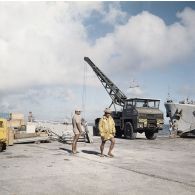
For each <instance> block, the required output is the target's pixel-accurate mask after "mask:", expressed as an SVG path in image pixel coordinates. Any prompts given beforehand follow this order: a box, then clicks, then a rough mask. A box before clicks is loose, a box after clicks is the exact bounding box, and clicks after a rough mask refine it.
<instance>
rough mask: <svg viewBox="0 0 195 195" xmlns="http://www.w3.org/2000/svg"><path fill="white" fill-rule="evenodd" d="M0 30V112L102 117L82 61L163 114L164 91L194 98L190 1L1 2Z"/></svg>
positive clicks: (194, 12) (194, 18) (194, 33)
mask: <svg viewBox="0 0 195 195" xmlns="http://www.w3.org/2000/svg"><path fill="white" fill-rule="evenodd" d="M0 26H1V28H0V72H1V76H0V111H1V112H22V113H24V114H25V116H27V115H28V112H29V111H32V112H33V115H34V116H35V118H36V119H43V120H45V119H49V120H65V119H69V118H70V117H71V115H72V114H73V113H74V109H75V107H78V106H79V107H81V108H82V109H83V111H84V112H83V115H84V116H85V118H86V119H87V120H88V121H93V119H94V118H96V117H99V116H101V115H102V114H103V112H102V111H103V110H104V108H105V107H107V106H109V105H110V103H111V99H110V97H109V96H108V94H107V93H106V90H105V89H104V88H103V86H102V85H101V83H100V81H99V80H98V78H97V77H96V75H95V73H94V72H93V71H92V69H91V67H90V66H89V65H88V64H87V63H86V62H85V61H84V59H83V58H84V56H88V57H89V58H90V59H91V60H92V61H93V62H94V63H95V64H96V65H97V66H98V67H99V68H100V69H101V70H102V71H103V72H104V73H105V74H106V75H107V76H108V77H109V78H110V79H111V80H112V81H113V82H114V83H115V84H116V85H117V86H118V87H119V88H120V89H121V90H122V91H123V92H124V93H125V94H126V95H127V96H128V97H150V98H157V99H161V110H162V111H165V109H164V102H165V101H166V99H167V97H168V93H170V96H171V98H172V99H174V100H176V101H179V100H182V99H185V98H187V97H188V98H189V99H194V100H195V87H194V86H195V79H194V75H195V64H194V62H195V2H61V1H60V2H23V3H22V2H0ZM132 85H139V87H135V88H130V86H132Z"/></svg>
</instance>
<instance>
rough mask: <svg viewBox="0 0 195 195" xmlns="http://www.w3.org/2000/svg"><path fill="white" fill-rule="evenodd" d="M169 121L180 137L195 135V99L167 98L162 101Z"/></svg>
mask: <svg viewBox="0 0 195 195" xmlns="http://www.w3.org/2000/svg"><path fill="white" fill-rule="evenodd" d="M164 105H165V108H166V116H167V117H169V119H170V120H169V123H170V124H174V125H175V128H176V130H177V134H178V135H179V136H180V137H189V136H190V137H191V136H192V137H195V101H189V100H188V99H187V100H185V101H180V102H178V103H176V102H174V101H172V100H170V99H169V100H167V102H165V103H164Z"/></svg>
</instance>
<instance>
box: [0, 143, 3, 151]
mask: <svg viewBox="0 0 195 195" xmlns="http://www.w3.org/2000/svg"><path fill="white" fill-rule="evenodd" d="M2 151H3V143H0V152H2Z"/></svg>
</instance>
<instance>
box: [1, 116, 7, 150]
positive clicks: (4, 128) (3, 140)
mask: <svg viewBox="0 0 195 195" xmlns="http://www.w3.org/2000/svg"><path fill="white" fill-rule="evenodd" d="M7 137H8V127H7V120H6V119H3V118H0V152H2V151H3V150H5V149H6V146H7V144H8V139H7Z"/></svg>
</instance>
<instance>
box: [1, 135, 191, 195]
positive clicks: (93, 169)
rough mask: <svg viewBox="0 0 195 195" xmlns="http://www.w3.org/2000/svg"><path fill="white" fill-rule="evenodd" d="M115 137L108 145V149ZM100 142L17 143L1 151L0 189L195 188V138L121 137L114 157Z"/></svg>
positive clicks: (43, 194)
mask: <svg viewBox="0 0 195 195" xmlns="http://www.w3.org/2000/svg"><path fill="white" fill-rule="evenodd" d="M109 144H110V143H109V142H107V143H106V145H105V154H106V153H107V151H108V147H109ZM99 145H100V138H99V137H94V143H92V144H89V143H82V142H80V143H78V151H79V153H78V154H76V155H72V154H71V153H70V152H71V145H68V144H62V143H59V142H57V141H52V142H51V143H40V144H15V145H14V146H9V147H8V148H7V150H6V151H5V152H2V153H0V175H1V177H0V195H23V194H25V195H28V194H29V195H32V194H39V195H52V194H55V195H58V194H59V195H61V194H71V195H72V194H86V195H88V194H89V195H91V194H132V195H134V194H136V195H139V194H140V195H142V194H144V195H145V194H146V195H147V194H148V195H149V194H150V195H151V194H155V195H156V194H158V195H159V194H169V195H170V194H180V195H181V194H195V139H182V138H177V139H169V138H168V137H158V138H157V139H156V140H147V139H146V138H144V137H140V138H137V139H136V140H126V139H116V145H115V148H114V151H113V154H114V155H115V157H114V158H109V157H100V156H99Z"/></svg>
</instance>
